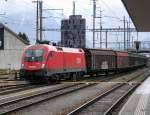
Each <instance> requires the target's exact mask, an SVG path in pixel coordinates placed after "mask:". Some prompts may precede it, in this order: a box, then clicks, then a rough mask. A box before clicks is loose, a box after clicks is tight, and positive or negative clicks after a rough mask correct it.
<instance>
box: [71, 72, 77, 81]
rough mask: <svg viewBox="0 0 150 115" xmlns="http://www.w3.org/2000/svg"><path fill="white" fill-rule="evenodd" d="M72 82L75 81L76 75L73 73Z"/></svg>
mask: <svg viewBox="0 0 150 115" xmlns="http://www.w3.org/2000/svg"><path fill="white" fill-rule="evenodd" d="M72 80H73V81H74V82H75V81H77V74H76V73H73V75H72Z"/></svg>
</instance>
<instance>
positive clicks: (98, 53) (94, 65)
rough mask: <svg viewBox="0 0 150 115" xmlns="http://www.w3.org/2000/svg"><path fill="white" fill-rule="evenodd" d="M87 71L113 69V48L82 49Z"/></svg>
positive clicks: (114, 65) (114, 58) (114, 59)
mask: <svg viewBox="0 0 150 115" xmlns="http://www.w3.org/2000/svg"><path fill="white" fill-rule="evenodd" d="M84 51H85V58H86V67H87V72H88V73H95V72H96V73H99V72H107V71H112V70H115V68H116V54H115V52H114V51H113V50H104V49H84Z"/></svg>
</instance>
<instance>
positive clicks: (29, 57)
mask: <svg viewBox="0 0 150 115" xmlns="http://www.w3.org/2000/svg"><path fill="white" fill-rule="evenodd" d="M42 58H43V50H42V49H35V50H34V49H33V50H26V52H25V60H26V61H27V62H34V61H35V62H40V61H42Z"/></svg>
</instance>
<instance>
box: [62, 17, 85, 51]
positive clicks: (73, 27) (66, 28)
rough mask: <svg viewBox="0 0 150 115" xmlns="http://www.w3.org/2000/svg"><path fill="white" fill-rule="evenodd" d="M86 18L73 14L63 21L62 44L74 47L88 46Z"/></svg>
mask: <svg viewBox="0 0 150 115" xmlns="http://www.w3.org/2000/svg"><path fill="white" fill-rule="evenodd" d="M85 30H86V20H85V19H84V18H82V16H81V15H71V16H70V17H69V19H64V20H62V21H61V45H62V46H65V47H73V48H85V46H86V39H85V37H86V31H85Z"/></svg>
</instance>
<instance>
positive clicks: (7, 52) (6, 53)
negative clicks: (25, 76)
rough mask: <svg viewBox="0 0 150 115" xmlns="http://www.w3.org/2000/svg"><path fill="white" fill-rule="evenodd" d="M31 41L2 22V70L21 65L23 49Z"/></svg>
mask: <svg viewBox="0 0 150 115" xmlns="http://www.w3.org/2000/svg"><path fill="white" fill-rule="evenodd" d="M27 45H29V43H28V42H27V41H25V40H23V39H22V38H20V37H19V36H18V35H17V34H16V33H15V32H13V31H12V30H11V29H9V28H8V27H6V26H5V25H3V24H2V23H0V70H3V69H14V70H18V69H20V67H21V53H22V49H23V48H24V47H25V46H27Z"/></svg>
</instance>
